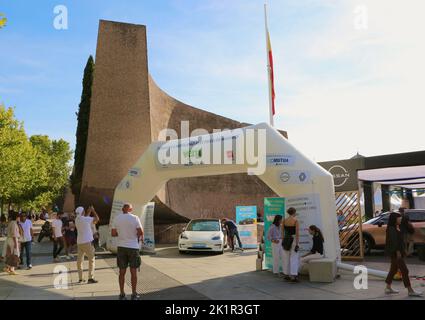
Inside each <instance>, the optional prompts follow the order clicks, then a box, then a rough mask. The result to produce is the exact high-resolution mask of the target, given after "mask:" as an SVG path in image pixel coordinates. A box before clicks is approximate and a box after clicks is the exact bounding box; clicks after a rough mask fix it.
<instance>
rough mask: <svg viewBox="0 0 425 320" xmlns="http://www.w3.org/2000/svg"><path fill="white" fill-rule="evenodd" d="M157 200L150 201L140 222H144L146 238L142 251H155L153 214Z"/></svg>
mask: <svg viewBox="0 0 425 320" xmlns="http://www.w3.org/2000/svg"><path fill="white" fill-rule="evenodd" d="M154 211H155V202H148V204H146V205H145V206H144V208H143V211H142V216H141V217H140V222H141V223H142V227H143V231H144V238H143V244H142V247H141V250H142V252H146V253H155V229H154V224H153V214H154Z"/></svg>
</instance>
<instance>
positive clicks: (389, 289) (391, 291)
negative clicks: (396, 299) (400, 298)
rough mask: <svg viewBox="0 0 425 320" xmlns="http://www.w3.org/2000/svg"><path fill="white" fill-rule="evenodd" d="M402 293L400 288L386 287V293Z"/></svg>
mask: <svg viewBox="0 0 425 320" xmlns="http://www.w3.org/2000/svg"><path fill="white" fill-rule="evenodd" d="M398 293H400V292H399V291H398V290H394V289H393V288H385V294H398Z"/></svg>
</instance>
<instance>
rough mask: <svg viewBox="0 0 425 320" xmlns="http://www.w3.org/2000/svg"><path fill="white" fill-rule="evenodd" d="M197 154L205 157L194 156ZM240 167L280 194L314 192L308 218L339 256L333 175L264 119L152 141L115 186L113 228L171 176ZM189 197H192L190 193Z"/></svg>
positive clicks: (138, 211) (331, 254) (111, 241)
mask: <svg viewBox="0 0 425 320" xmlns="http://www.w3.org/2000/svg"><path fill="white" fill-rule="evenodd" d="M263 138H264V141H263ZM251 144H253V145H254V148H253V150H251V147H252V146H251ZM251 151H253V152H251ZM208 152H211V153H208ZM174 153H175V154H178V155H179V162H178V163H173V162H172V161H169V160H170V159H171V158H172V154H174ZM207 153H208V155H206V154H207ZM255 156H256V157H255ZM199 157H202V161H200V162H197V161H195V160H197V159H196V158H199ZM205 159H206V160H205ZM276 159H277V160H276ZM164 160H165V161H164ZM171 160H172V159H171ZM208 160H211V161H208ZM216 160H221V162H220V163H217V161H216ZM253 160H256V161H253ZM167 161H169V162H168V163H167ZM262 167H263V169H264V170H261V169H262ZM242 172H247V173H248V174H256V175H258V176H259V178H261V179H262V180H263V181H264V182H265V183H266V184H267V185H268V186H269V187H270V188H271V189H272V190H273V191H274V192H275V193H276V194H278V195H279V196H281V197H285V198H289V197H291V198H292V199H296V198H297V197H298V198H299V199H302V196H305V195H314V199H316V200H315V201H316V203H315V205H316V207H317V210H316V211H315V215H316V216H315V217H309V218H308V221H309V222H310V221H316V223H317V225H318V226H319V227H320V228H321V229H322V232H323V235H324V238H325V242H324V247H325V255H326V256H327V257H328V258H332V259H336V260H340V243H339V234H338V223H337V218H336V214H335V194H334V185H333V178H332V175H330V174H329V173H328V172H327V171H326V170H324V169H323V168H322V167H321V166H319V165H317V164H316V163H315V162H314V161H312V160H310V159H308V158H307V157H306V156H304V155H303V154H302V153H301V152H300V151H298V150H297V149H296V148H295V147H294V146H292V145H291V144H290V143H289V142H288V140H287V139H285V138H284V137H283V136H282V135H281V134H280V133H279V132H278V131H277V130H276V129H274V128H272V127H271V126H269V125H268V124H265V123H262V124H258V125H255V126H250V127H246V128H243V129H236V130H232V131H223V132H221V133H214V134H205V135H199V136H195V137H190V138H186V139H182V140H172V141H168V142H156V143H153V144H151V145H150V146H149V147H148V149H147V150H146V151H145V152H144V154H143V155H142V156H141V157H140V159H139V160H138V161H137V162H136V163H135V164H134V166H133V168H132V169H131V170H130V171H129V173H128V174H127V176H126V177H124V178H123V180H122V181H121V183H120V184H119V186H118V187H117V188H116V189H115V193H114V201H113V205H112V212H111V218H110V219H111V220H110V228H111V223H112V221H113V219H114V218H115V216H116V215H117V214H119V213H120V212H121V207H122V205H123V204H124V203H126V202H130V203H132V204H133V208H134V209H133V210H134V213H135V214H136V215H139V216H140V215H141V213H142V209H143V207H144V206H145V205H146V203H148V202H149V201H151V199H152V198H153V197H154V196H155V194H156V193H157V192H158V190H159V189H160V188H161V187H162V186H163V185H164V184H165V183H166V182H167V181H168V180H170V179H177V178H186V177H198V176H208V175H224V174H233V173H242ZM187 201H190V195H189V194H188V195H187ZM282 214H283V212H282ZM300 223H301V228H303V229H304V230H306V228H308V225H306V223H307V222H304V221H300ZM114 240H115V239H114V238H112V237H109V239H108V241H107V247H108V249H109V250H111V251H113V252H114V251H115V250H116V244H115V241H114Z"/></svg>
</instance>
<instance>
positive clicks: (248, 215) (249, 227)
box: [236, 206, 257, 249]
mask: <svg viewBox="0 0 425 320" xmlns="http://www.w3.org/2000/svg"><path fill="white" fill-rule="evenodd" d="M236 224H237V225H238V232H239V237H240V238H241V242H242V247H243V248H244V249H245V248H246V249H255V248H257V207H256V206H238V207H236Z"/></svg>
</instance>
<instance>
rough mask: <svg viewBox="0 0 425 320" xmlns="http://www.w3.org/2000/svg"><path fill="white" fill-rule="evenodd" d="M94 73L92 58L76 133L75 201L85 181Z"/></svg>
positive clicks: (85, 81) (73, 191)
mask: <svg viewBox="0 0 425 320" xmlns="http://www.w3.org/2000/svg"><path fill="white" fill-rule="evenodd" d="M93 71H94V60H93V57H92V56H91V55H90V57H89V58H88V60H87V64H86V67H85V68H84V76H83V92H82V94H81V102H80V104H79V106H78V112H77V113H76V115H77V120H78V124H77V132H76V140H77V142H76V145H75V153H74V170H73V173H72V175H71V185H72V193H73V194H74V196H75V201H76V202H78V201H79V197H80V191H81V183H82V179H83V169H84V160H85V155H86V147H87V136H88V132H89V118H90V100H91V93H92V84H93Z"/></svg>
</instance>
